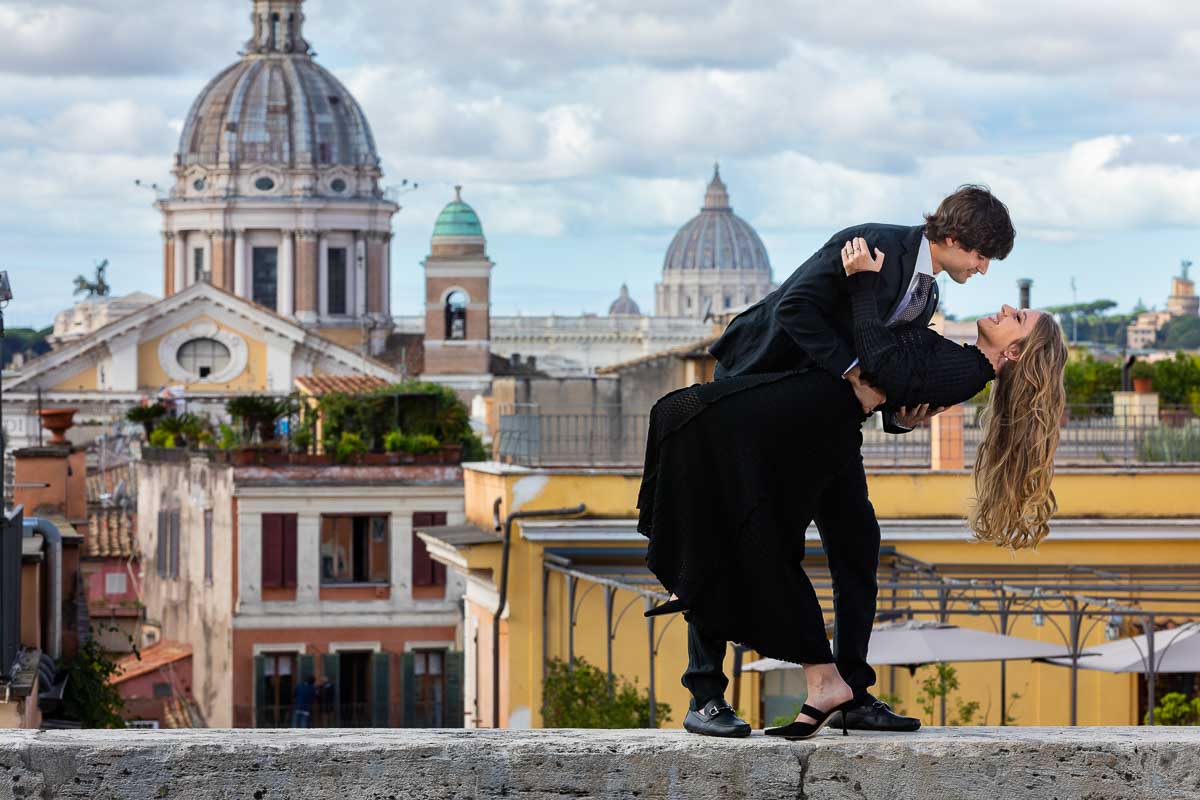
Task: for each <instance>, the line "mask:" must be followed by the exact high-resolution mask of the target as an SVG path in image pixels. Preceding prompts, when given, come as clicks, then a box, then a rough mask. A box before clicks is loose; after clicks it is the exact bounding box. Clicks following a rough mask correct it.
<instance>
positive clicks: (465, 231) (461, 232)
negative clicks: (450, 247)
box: [433, 186, 483, 237]
mask: <svg viewBox="0 0 1200 800" xmlns="http://www.w3.org/2000/svg"><path fill="white" fill-rule="evenodd" d="M433 235H434V236H435V237H437V236H483V225H481V224H480V222H479V215H478V214H476V213H475V209H473V208H471V207H470V206H469V205H467V204H466V203H464V202H463V199H462V187H461V186H455V187H454V200H452V201H451V202H450V203H448V204H447V205H446V207H445V208H443V209H442V213H441V214H439V215H438V218H437V222H436V223H435V224H434V226H433Z"/></svg>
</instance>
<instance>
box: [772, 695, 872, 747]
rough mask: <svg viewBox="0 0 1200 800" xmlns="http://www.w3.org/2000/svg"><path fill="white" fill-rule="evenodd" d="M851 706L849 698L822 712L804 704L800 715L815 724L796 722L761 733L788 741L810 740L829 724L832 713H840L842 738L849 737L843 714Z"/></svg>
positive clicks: (851, 701)
mask: <svg viewBox="0 0 1200 800" xmlns="http://www.w3.org/2000/svg"><path fill="white" fill-rule="evenodd" d="M853 704H854V700H853V698H851V699H850V700H847V701H846V702H844V703H842V704H840V705H836V706H834V707H833V708H831V709H829V710H828V711H822V710H821V709H819V708H813V707H812V706H810V705H808V704H807V703H805V704H804V705H803V706H801V707H800V713H801V714H807V715H808V716H810V717H812V718H813V719H815V720H816V722H798V721H797V722H792V723H789V724H787V725H783V726H781V727H778V728H767V729H766V730H765V731H763V733H764V734H766V735H767V736H782V737H783V738H785V739H787V740H788V741H798V740H801V739H811V738H812V737H814V736H816V735H817V734H818V733H820V732H821V728H824V727H825V726H826V725H828V724H829V718H830V717H832V716H833V714H834V712H836V711H841V712H842V736H849V735H850V731H848V730H846V714H845V712H846V711H849V710H850V707H851V706H852V705H853Z"/></svg>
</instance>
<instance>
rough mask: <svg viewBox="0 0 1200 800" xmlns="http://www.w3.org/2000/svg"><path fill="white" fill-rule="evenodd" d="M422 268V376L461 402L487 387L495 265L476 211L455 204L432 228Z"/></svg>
mask: <svg viewBox="0 0 1200 800" xmlns="http://www.w3.org/2000/svg"><path fill="white" fill-rule="evenodd" d="M422 266H423V267H424V268H425V371H424V373H423V374H424V375H425V376H427V377H428V378H429V379H431V380H436V381H437V382H438V383H444V384H446V385H448V386H452V387H453V388H455V389H456V390H458V392H459V395H460V396H462V397H463V398H464V399H468V400H469V399H470V397H471V396H472V395H474V394H478V393H482V392H483V391H484V390H486V389H487V387H488V385H489V384H490V382H491V374H490V371H491V370H490V361H491V342H490V339H491V320H490V314H491V291H492V290H491V284H492V267H493V266H494V264H493V263H492V260H491V259H490V258H488V255H487V240H486V239H485V238H484V235H483V225H482V224H480V222H479V216H478V215H477V214H476V213H475V209H473V208H471V206H469V205H468V204H467V203H466V202H464V201H463V199H462V187H461V186H455V187H454V199H453V200H452V201H450V203H448V204H447V205H446V207H445V208H444V209H442V213H441V214H439V215H438V218H437V222H436V223H435V224H434V226H433V238H432V239H431V240H430V247H429V255H428V256H426V258H425V260H424V262H422Z"/></svg>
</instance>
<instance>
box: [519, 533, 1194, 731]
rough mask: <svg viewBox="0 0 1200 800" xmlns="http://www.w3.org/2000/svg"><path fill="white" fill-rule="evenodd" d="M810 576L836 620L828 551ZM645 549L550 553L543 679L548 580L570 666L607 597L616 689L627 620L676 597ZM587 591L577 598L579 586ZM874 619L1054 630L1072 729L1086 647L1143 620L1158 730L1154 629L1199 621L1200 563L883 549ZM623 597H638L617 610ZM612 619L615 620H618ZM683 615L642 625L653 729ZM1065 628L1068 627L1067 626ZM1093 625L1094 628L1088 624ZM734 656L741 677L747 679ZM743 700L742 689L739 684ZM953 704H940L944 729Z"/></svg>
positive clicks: (1003, 683)
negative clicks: (671, 632)
mask: <svg viewBox="0 0 1200 800" xmlns="http://www.w3.org/2000/svg"><path fill="white" fill-rule="evenodd" d="M805 555H806V560H805V570H806V571H807V573H808V576H809V579H810V580H811V581H812V583H813V587H814V588H815V589H816V592H817V597H818V599H819V600H820V602H821V610H822V613H823V614H825V615H827V617H831V615H832V613H833V584H832V579H831V578H830V575H829V571H828V567H827V565H826V564H825V562H824V553H823V551H822V550H821V549H820V548H819V547H809V548H808V549H807V550H806V553H805ZM644 557H645V548H644V547H586V546H584V547H550V548H547V549H546V550H545V551H544V554H543V561H542V674H543V679H544V678H545V671H546V665H547V664H548V662H549V597H550V576H551V575H552V574H558V575H561V576H562V577H563V580H564V581H565V583H566V590H567V601H568V609H569V623H568V630H567V662H568V665H573V664H574V661H575V626H576V624H577V623H578V620H579V613H580V610H581V609H582V607H583V602H584V600H586V598H587V596H588V595H589V594H590V593H591V592H592V591H593V590H594V589H596V588H597V587H599V588H600V589H601V590H602V591H603V592H604V597H605V603H604V608H605V631H606V650H607V664H606V668H607V674H608V676H609V679H610V680H609V684H610V687H611V685H612V678H613V667H612V660H613V659H612V649H613V641H614V640H615V639H616V636H617V630H618V628H619V626H620V624H621V621H622V620H623V619H624V617H625V614H626V612H628V611H629V609H630V608H631V607H633V606H634V605H635V604H636V601H637V600H638V598H641V599H642V601H643V602H642V605H643V609H650V608H652V607H654V605H656V604H657V603H660V602H665V601H666V600H667V599H668V597H669V595H668V594H667V593H666V592H665V591H664V590H663V588H662V586H661V585H660V584H659V582H658V579H657V578H655V577H654V575H653V574H652V573H651V572H650V571H649V570H648V569H647V568H646V567H645V564H644ZM581 581H582V582H584V583H586V584H588V585H587V586H586V588H584V589H583V591H582V593H580V591H579V589H580V582H581ZM878 585H879V600H878V608H877V612H876V616H877V619H879V618H882V619H897V618H909V619H911V618H914V617H916V616H918V615H921V616H930V615H932V616H934V617H935V618H936V619H937V620H938V621H940V622H945V621H947V619H948V618H949V617H950V616H952V615H968V616H983V617H987V618H988V620H989V621H990V622H991V624H992V627H993V629H994V630H995V631H996V632H997V633H1000V634H1008V633H1009V632H1010V631H1011V629H1012V623H1013V622H1014V621H1015V620H1016V619H1017V618H1020V617H1023V616H1029V617H1032V618H1033V622H1034V624H1035V625H1038V626H1041V625H1044V624H1045V623H1046V622H1047V621H1048V622H1049V623H1050V624H1051V625H1053V626H1054V628H1055V630H1056V631H1057V632H1058V634H1059V636H1060V638H1061V639H1062V641H1063V645H1064V647H1065V648H1066V650H1067V652H1068V653H1069V654H1070V657H1071V666H1070V671H1071V678H1070V681H1071V692H1070V697H1071V711H1070V717H1071V725H1076V724H1078V688H1079V687H1078V683H1079V659H1080V658H1081V657H1086V656H1084V655H1083V647H1082V643H1083V642H1084V641H1086V640H1087V638H1088V636H1089V635H1090V634H1091V633H1092V631H1093V630H1095V628H1096V626H1097V625H1100V624H1101V623H1102V622H1103V623H1105V624H1106V625H1116V626H1119V625H1120V624H1123V623H1124V621H1125V618H1130V619H1132V620H1136V621H1137V624H1139V625H1140V627H1141V629H1142V631H1143V633H1144V634H1145V635H1146V644H1147V651H1148V652H1147V654H1146V656H1145V663H1146V664H1147V665H1148V667H1149V668H1148V669H1147V670H1146V672H1145V673H1144V674H1145V675H1146V684H1147V685H1146V701H1147V708H1148V711H1149V722H1150V724H1154V701H1155V677H1156V671H1155V669H1154V664H1155V648H1154V638H1155V637H1154V632H1155V628H1156V625H1157V621H1158V620H1161V619H1170V620H1174V621H1185V620H1200V564H1196V565H1191V564H1122V565H1105V566H1095V567H1092V566H1076V565H1069V564H1067V565H1064V564H1055V565H1022V564H956V563H946V564H937V565H934V564H929V563H926V562H924V561H921V560H919V559H915V558H912V557H910V556H907V555H905V554H903V553H900V552H897V551H896V550H895V548H893V547H884V548H883V549H882V551H881V559H880V565H879V570H878ZM618 591H625V592H629V593H631V594H633V595H634V597H633V598H632V599H631V600H630V601H629V602H627V603H626V604H625V605H624V606H622V607H620V608H619V610H618V609H617V607H616V605H615V598H616V593H617V592H618ZM614 612H616V614H615V618H614ZM678 618H679V615H673V616H670V617H667V618H666V619H665V620H661V623H662V624H661V627H658V623H659V622H660V620H659V619H658V618H657V617H648V618H645V624H646V633H647V654H648V661H649V684H650V685H649V702H650V724H651V725H652V726H653V725H654V724H655V659H656V657H657V655H658V650H659V646H660V645H661V644H662V640H663V636H664V635H665V634H666V631H667V629H668V628H670V626H671V625H672V624H673V623H674V622H675V621H676V620H677V619H678ZM1060 620H1061V624H1060ZM1089 622H1090V624H1089ZM1006 663H1007V662H1005V661H1001V662H1000V724H1002V725H1003V724H1005V721H1006V719H1007V708H1006V705H1007V701H1008V698H1007V694H1006V693H1007V671H1006ZM739 667H740V660H739V659H736V658H735V663H734V679H735V682H736V681H737V680H738V678H739V677H740V675H739V673H740V669H739ZM735 692H736V683H735ZM945 704H946V698H945V697H942V699H941V718H942V723H943V724H944V723H945V715H946V707H945Z"/></svg>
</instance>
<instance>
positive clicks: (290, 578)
mask: <svg viewBox="0 0 1200 800" xmlns="http://www.w3.org/2000/svg"><path fill="white" fill-rule="evenodd" d="M262 586H263V588H264V589H291V588H294V587H295V586H296V515H295V514H263V515H262Z"/></svg>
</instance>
